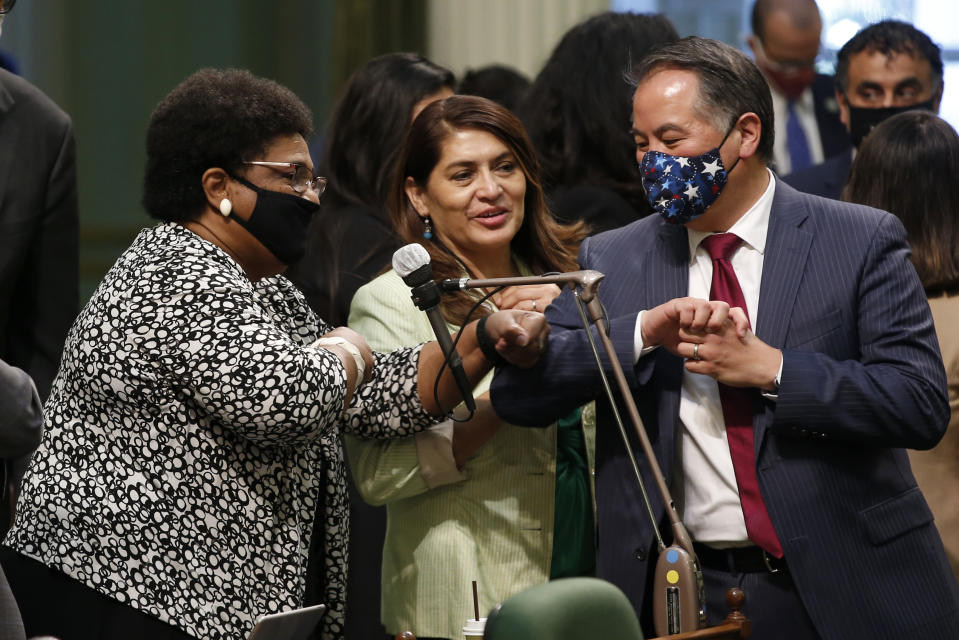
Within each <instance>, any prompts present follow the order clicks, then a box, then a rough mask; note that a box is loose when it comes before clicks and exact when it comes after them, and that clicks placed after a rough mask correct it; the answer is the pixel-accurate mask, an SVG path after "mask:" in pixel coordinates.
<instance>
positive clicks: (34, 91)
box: [0, 69, 72, 129]
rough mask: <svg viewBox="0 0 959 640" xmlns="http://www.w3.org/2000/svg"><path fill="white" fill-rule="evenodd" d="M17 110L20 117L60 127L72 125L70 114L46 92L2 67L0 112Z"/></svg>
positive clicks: (0, 70)
mask: <svg viewBox="0 0 959 640" xmlns="http://www.w3.org/2000/svg"><path fill="white" fill-rule="evenodd" d="M13 112H17V114H18V118H20V119H22V120H32V121H34V122H39V123H41V124H43V126H46V127H51V128H56V129H60V128H63V127H70V126H72V125H71V121H70V116H68V115H67V114H66V112H64V111H63V109H61V108H60V107H58V106H57V104H56V103H55V102H54V101H53V100H51V99H50V98H49V97H48V96H47V95H46V94H45V93H43V92H42V91H40V89H38V88H37V87H35V86H33V85H32V84H30V83H29V82H27V81H26V80H24V79H23V78H21V77H20V76H17V75H14V74H12V73H10V72H9V71H6V70H5V69H0V113H5V114H11V113H13Z"/></svg>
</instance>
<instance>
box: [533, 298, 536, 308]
mask: <svg viewBox="0 0 959 640" xmlns="http://www.w3.org/2000/svg"><path fill="white" fill-rule="evenodd" d="M533 311H536V301H535V300H533Z"/></svg>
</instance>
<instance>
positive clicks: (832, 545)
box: [490, 37, 959, 640]
mask: <svg viewBox="0 0 959 640" xmlns="http://www.w3.org/2000/svg"><path fill="white" fill-rule="evenodd" d="M635 80H636V93H635V96H634V100H633V134H634V136H635V143H636V160H637V162H639V164H640V166H641V169H642V175H643V183H644V184H645V185H646V188H647V189H648V191H649V196H650V206H652V207H653V208H654V209H655V210H656V211H657V213H658V214H659V215H657V216H655V217H654V216H649V217H647V218H645V219H643V220H639V221H637V222H635V223H633V224H631V225H629V226H627V227H623V228H621V229H616V230H613V231H610V232H608V233H604V234H600V235H598V236H593V237H590V238H587V239H586V240H584V241H583V244H582V247H581V248H580V252H579V262H580V264H581V265H582V268H584V269H595V270H597V271H599V272H601V273H603V274H605V276H606V277H605V280H604V281H603V288H602V292H605V293H604V294H603V303H604V304H605V307H606V311H607V314H608V317H609V318H610V319H609V323H608V326H609V327H611V329H610V333H611V335H612V340H613V342H614V346H615V347H616V354H617V357H618V359H619V361H620V363H621V364H622V368H623V370H624V374H625V376H626V378H627V382H628V384H629V386H630V388H631V390H632V394H633V397H634V398H635V400H636V403H637V405H638V409H639V412H640V415H641V416H642V419H643V423H644V424H645V426H646V430H647V432H648V433H649V437H650V441H651V444H652V446H653V449H654V452H655V455H656V458H657V461H658V464H659V466H660V467H661V469H662V471H663V474H664V476H665V478H666V480H667V482H670V483H671V486H672V490H673V494H672V495H673V496H675V498H676V501H677V506H678V508H679V510H680V514H681V516H682V519H683V521H684V522H685V525H686V527H687V529H688V530H689V533H690V535H691V537H692V538H693V545H694V549H695V551H696V555H697V556H698V559H699V562H700V564H701V566H702V571H703V579H704V583H705V593H706V602H705V604H706V614H707V620H708V621H709V623H710V624H715V623H717V622H719V621H721V620H722V618H723V616H724V614H725V610H726V604H725V594H726V591H727V590H728V589H729V588H730V587H733V586H739V587H741V588H742V589H743V590H744V591H745V592H746V594H747V599H746V601H745V605H744V607H743V613H745V614H746V616H748V617H749V619H750V620H751V621H752V629H753V636H752V637H753V638H755V639H756V640H767V639H768V640H810V639H816V638H824V639H825V638H828V639H830V640H862V639H863V638H873V637H885V638H920V637H921V638H938V639H942V640H946V639H947V638H955V637H956V630H957V629H959V586H957V584H956V580H955V578H954V577H953V575H952V572H951V571H950V569H949V564H948V561H947V559H946V554H945V551H944V549H943V546H942V542H941V540H940V538H939V534H938V532H937V531H936V528H935V526H933V523H932V514H931V513H930V511H929V507H928V506H927V505H926V502H925V500H924V499H923V497H922V494H921V493H920V491H919V489H918V487H917V486H916V483H915V480H914V479H913V478H912V475H911V474H910V473H909V471H908V469H909V462H908V456H907V455H906V452H905V449H906V448H912V449H929V448H931V447H933V446H935V445H936V443H937V442H938V441H939V440H940V439H941V438H942V436H943V434H944V433H945V431H946V426H947V423H948V421H949V404H948V394H947V388H946V377H945V373H944V371H943V365H942V359H941V357H940V355H939V349H938V344H937V341H936V335H935V330H934V327H933V322H932V315H931V314H930V313H929V306H928V304H926V297H925V295H924V292H923V290H922V285H921V284H920V282H919V278H917V277H916V272H915V269H913V267H912V265H911V264H910V263H909V257H908V255H909V248H908V245H907V244H906V233H905V230H904V229H903V227H902V223H901V222H900V221H899V220H898V219H897V218H896V217H895V216H894V215H892V214H889V213H886V212H883V211H878V210H875V209H871V208H869V207H864V206H861V205H854V204H850V203H846V202H838V201H835V200H827V199H825V198H819V197H814V196H809V195H807V194H803V193H799V192H797V191H796V190H795V189H792V188H790V187H789V186H788V185H785V184H783V183H782V181H781V180H780V179H778V178H777V177H776V176H775V174H773V173H772V172H771V171H770V170H769V169H768V164H767V163H768V162H769V160H770V158H771V153H772V146H773V145H772V143H773V134H772V130H773V115H772V99H771V98H770V95H769V88H768V86H767V84H766V81H765V80H764V78H763V77H762V74H761V73H760V71H759V69H758V68H757V67H756V65H755V64H754V63H753V62H752V61H751V60H750V59H749V58H747V57H746V56H745V55H744V54H743V53H742V52H740V51H738V50H736V49H734V48H733V47H730V46H728V45H725V44H723V43H720V42H717V41H715V40H708V39H704V38H698V37H690V38H684V39H682V40H680V41H678V42H676V43H673V44H670V45H667V46H664V47H662V48H660V49H658V50H657V51H655V52H653V53H651V54H649V55H648V56H647V57H646V58H645V59H644V60H643V61H642V62H641V63H640V65H639V67H638V68H637V69H636V71H635ZM546 316H547V319H548V320H549V322H550V325H551V326H552V333H551V334H550V338H549V348H548V350H547V351H546V353H545V354H544V357H543V358H542V359H541V360H540V361H539V362H538V363H537V365H536V366H534V367H533V368H531V369H528V370H524V371H519V370H517V369H515V368H513V367H497V369H496V375H495V377H494V379H493V384H492V387H491V390H490V397H491V400H492V402H493V408H494V409H495V411H496V413H497V414H498V415H500V416H502V417H503V419H504V420H508V421H510V422H511V423H514V424H523V425H545V424H548V423H549V422H550V421H551V420H555V419H556V418H557V417H558V416H562V415H564V413H565V412H567V411H569V410H571V409H572V408H573V407H576V406H580V405H582V404H583V403H584V402H588V401H590V400H594V399H596V404H597V434H596V461H597V462H596V487H597V490H596V495H597V500H596V502H597V519H598V523H599V526H598V534H597V535H598V539H599V545H598V554H597V560H596V562H597V567H596V570H597V575H598V576H599V577H601V578H605V579H607V580H610V581H611V582H613V583H615V584H616V585H618V586H619V587H620V588H621V589H622V590H623V591H624V592H625V593H626V595H627V596H628V597H629V598H630V600H631V601H632V602H633V604H634V606H635V607H636V608H637V609H638V610H639V611H640V613H641V614H643V618H644V619H645V620H649V619H650V618H649V616H650V614H651V611H652V607H653V598H652V597H651V593H652V572H653V569H652V568H653V567H654V565H655V564H656V562H655V560H656V556H657V553H656V548H655V538H654V531H653V525H652V524H651V522H650V521H651V517H650V515H649V514H648V513H647V512H646V510H645V509H644V507H643V500H642V498H641V495H640V491H639V488H638V487H637V483H636V482H635V479H634V477H633V471H632V468H631V466H630V464H629V460H628V457H627V456H626V455H625V452H624V450H623V446H622V443H621V442H620V438H619V437H618V433H616V430H615V423H613V422H612V421H611V415H610V414H611V410H610V407H609V404H608V402H606V401H605V400H601V399H597V397H601V394H602V386H601V380H600V378H599V376H598V374H597V373H596V372H595V371H594V370H593V368H590V367H584V366H583V365H582V363H583V362H585V361H587V360H588V359H589V357H590V355H591V352H590V349H589V343H588V340H587V336H586V332H585V331H584V330H583V328H582V326H581V323H580V321H579V314H578V313H577V311H576V307H575V300H574V299H573V296H572V295H571V292H569V291H565V292H563V293H562V294H561V295H560V296H559V297H558V298H557V299H556V300H555V301H554V303H553V305H552V306H551V307H550V308H549V309H548V310H547V313H546ZM633 440H634V443H635V438H634V439H633ZM634 447H636V445H635V444H634ZM639 462H640V470H641V473H642V474H643V477H644V478H645V481H646V486H647V487H649V486H654V485H653V484H652V474H651V473H650V469H649V465H648V464H647V463H646V461H645V460H640V461H639ZM650 498H651V499H652V503H653V509H654V516H653V518H652V521H653V522H654V523H655V522H662V521H663V519H664V518H663V510H664V509H663V505H662V502H661V500H660V499H659V496H657V495H655V494H653V495H651V496H650ZM644 628H645V629H647V633H648V626H646V627H644Z"/></svg>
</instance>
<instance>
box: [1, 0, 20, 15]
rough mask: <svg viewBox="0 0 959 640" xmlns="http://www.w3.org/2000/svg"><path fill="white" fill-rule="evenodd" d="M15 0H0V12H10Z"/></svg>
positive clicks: (15, 2)
mask: <svg viewBox="0 0 959 640" xmlns="http://www.w3.org/2000/svg"><path fill="white" fill-rule="evenodd" d="M15 4H17V0H0V13H10V10H11V9H13V5H15Z"/></svg>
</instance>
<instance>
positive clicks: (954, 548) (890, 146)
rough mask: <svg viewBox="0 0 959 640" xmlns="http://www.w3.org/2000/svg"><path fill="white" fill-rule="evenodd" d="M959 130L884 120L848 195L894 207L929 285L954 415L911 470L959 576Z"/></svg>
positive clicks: (921, 118) (917, 116)
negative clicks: (956, 184)
mask: <svg viewBox="0 0 959 640" xmlns="http://www.w3.org/2000/svg"><path fill="white" fill-rule="evenodd" d="M956 176H959V136H957V135H956V131H955V129H953V128H952V127H951V126H949V123H947V122H946V121H945V120H942V119H941V118H939V117H938V116H937V115H936V114H934V113H932V112H931V111H927V110H917V111H907V112H905V113H901V114H899V115H895V116H892V117H890V118H889V119H887V120H883V121H882V122H881V123H879V124H878V125H877V126H876V128H875V129H873V130H872V133H870V134H869V136H868V137H867V138H866V139H865V140H864V141H863V143H862V145H861V146H860V147H859V153H858V154H857V155H856V160H855V161H854V162H853V164H852V171H851V173H850V174H849V183H848V184H847V185H846V187H845V189H843V193H842V199H843V200H846V201H848V202H858V203H859V204H865V205H869V206H870V207H876V208H877V209H885V210H886V211H889V212H890V213H894V214H895V215H896V216H898V217H899V219H900V220H902V223H903V225H904V226H905V227H906V236H907V238H908V240H909V246H910V248H911V249H912V254H911V256H910V259H911V260H912V264H913V265H914V266H915V267H916V271H917V272H918V273H919V280H920V281H921V282H922V286H923V287H924V288H925V290H926V296H927V297H928V299H929V307H930V308H931V309H932V317H933V320H934V321H935V323H936V335H937V336H938V337H939V348H940V349H941V351H942V359H943V362H944V363H945V365H946V379H947V381H948V383H949V404H950V407H951V409H952V418H951V420H950V421H949V428H948V430H947V431H946V435H945V437H944V438H943V439H942V442H940V443H939V444H938V445H936V447H934V448H933V449H930V450H928V451H914V450H910V451H909V461H910V463H911V465H912V471H913V473H914V474H915V476H916V481H917V482H918V483H919V488H920V489H922V493H923V495H925V496H926V500H927V501H928V502H929V507H930V508H931V509H932V513H933V515H934V516H935V518H936V525H937V526H938V528H939V534H940V535H941V536H942V541H943V543H944V544H945V546H946V553H947V554H948V555H949V562H950V563H951V564H952V571H953V573H954V574H955V575H956V576H957V577H959V500H956V486H959V332H957V331H956V326H957V325H959V190H957V189H956V188H955V187H954V184H953V183H954V182H955V180H956Z"/></svg>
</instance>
